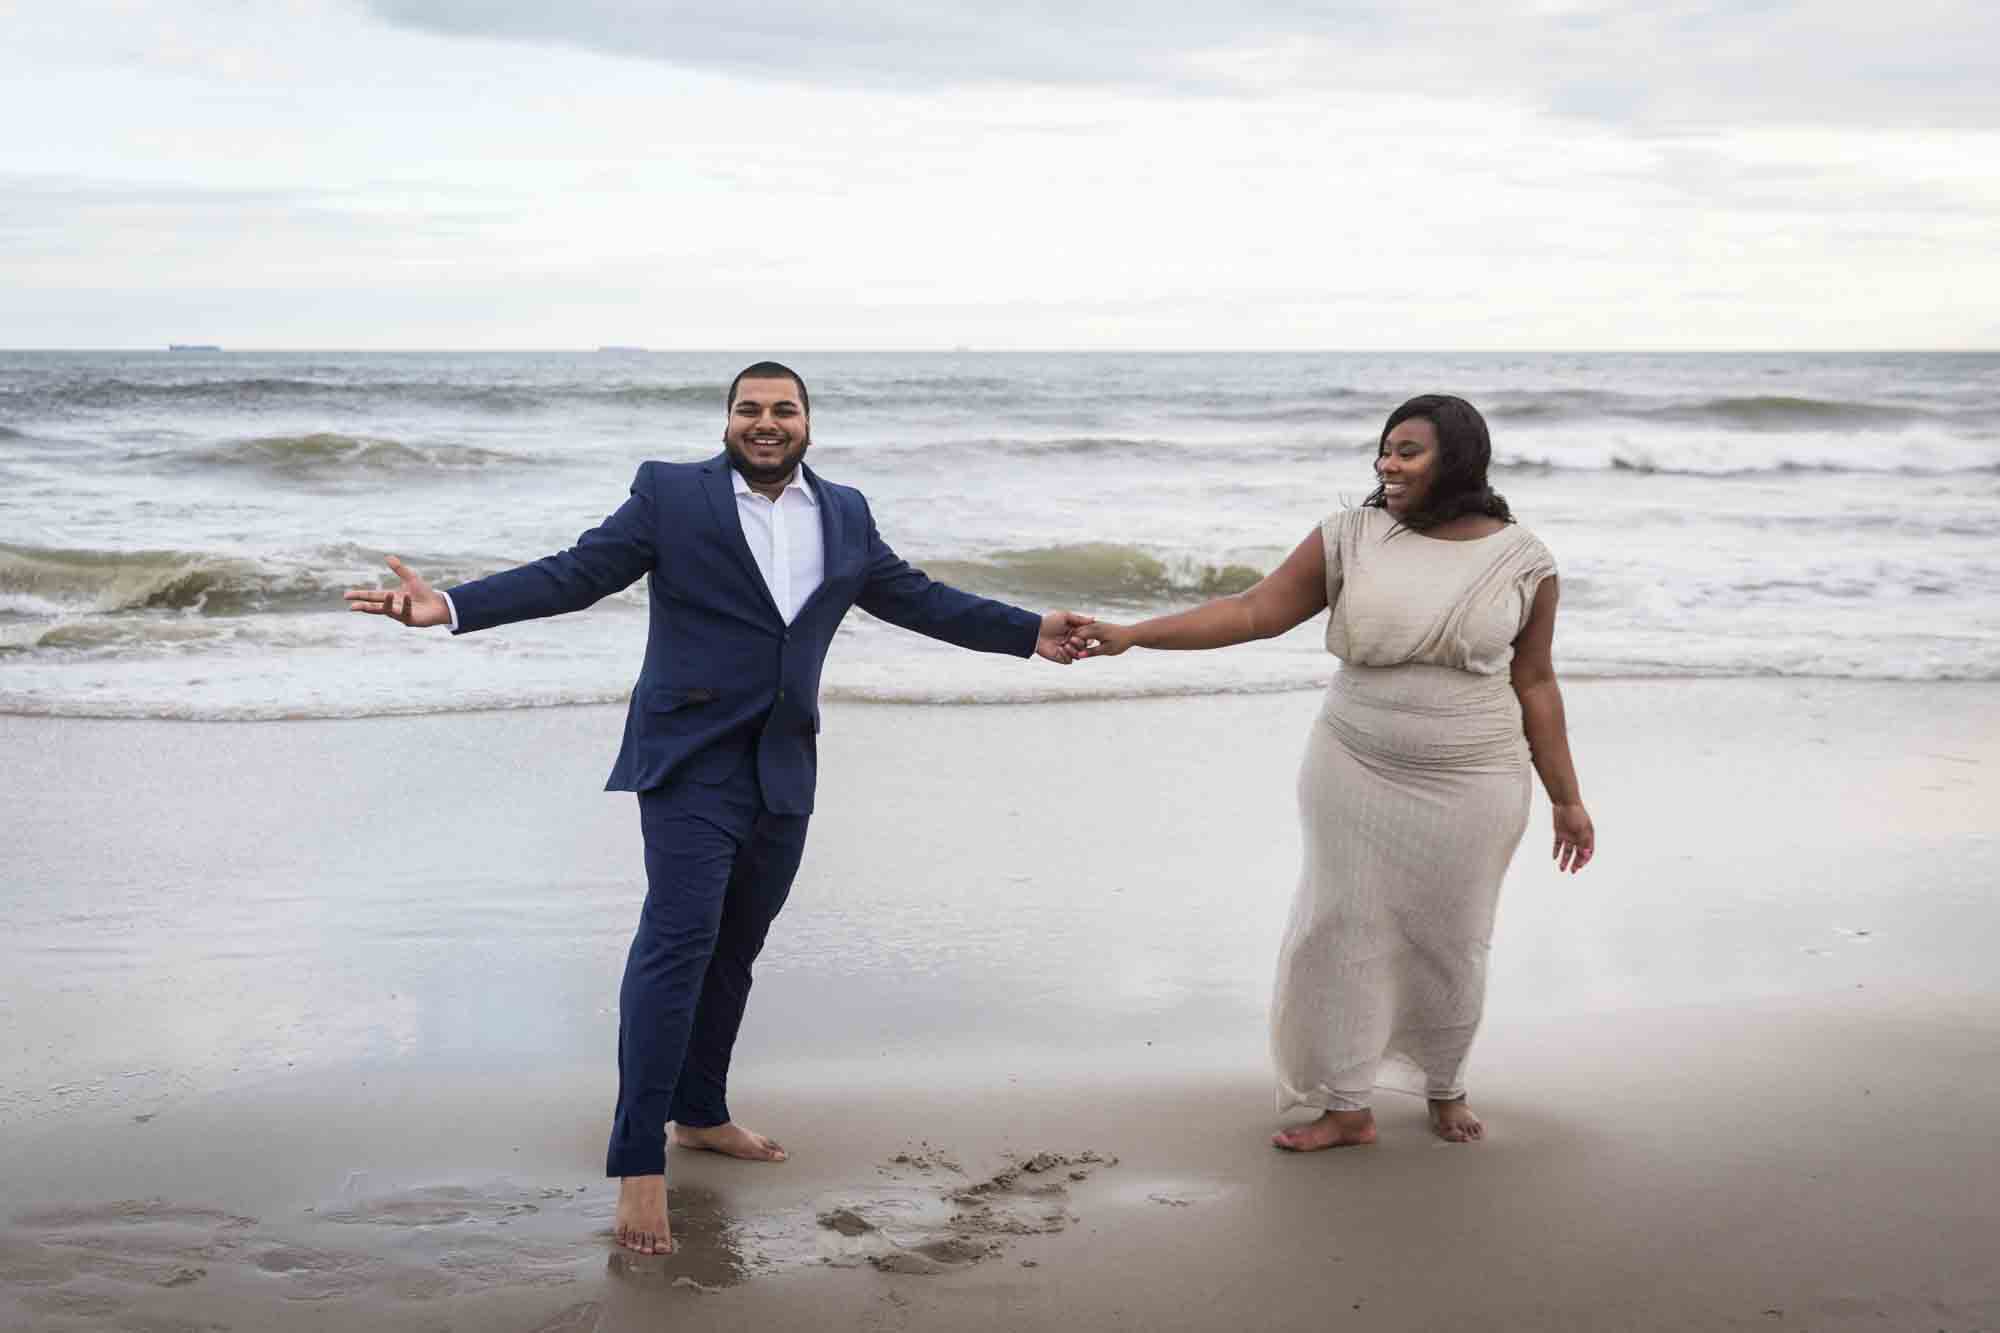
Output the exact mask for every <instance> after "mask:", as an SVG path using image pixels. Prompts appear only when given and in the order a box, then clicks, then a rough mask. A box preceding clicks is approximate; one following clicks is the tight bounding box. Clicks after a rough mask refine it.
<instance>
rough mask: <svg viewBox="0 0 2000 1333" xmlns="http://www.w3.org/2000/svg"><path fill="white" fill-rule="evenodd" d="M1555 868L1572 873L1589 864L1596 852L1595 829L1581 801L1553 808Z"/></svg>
mask: <svg viewBox="0 0 2000 1333" xmlns="http://www.w3.org/2000/svg"><path fill="white" fill-rule="evenodd" d="M1555 816H1556V850H1555V861H1556V869H1557V870H1566V871H1568V872H1569V873H1570V874H1572V875H1574V874H1575V873H1576V872H1577V871H1579V870H1581V869H1583V868H1584V867H1585V866H1587V865H1589V864H1590V858H1591V857H1592V856H1594V855H1595V854H1596V852H1597V830H1596V829H1595V828H1594V827H1593V826H1592V825H1591V822H1590V812H1589V811H1588V810H1585V809H1584V808H1583V805H1582V803H1581V802H1579V803H1578V804H1576V805H1559V806H1557V807H1556V808H1555Z"/></svg>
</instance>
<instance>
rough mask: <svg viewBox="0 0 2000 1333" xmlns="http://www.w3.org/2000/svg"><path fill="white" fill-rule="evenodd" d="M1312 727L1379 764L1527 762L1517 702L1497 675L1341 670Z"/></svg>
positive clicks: (1417, 667)
mask: <svg viewBox="0 0 2000 1333" xmlns="http://www.w3.org/2000/svg"><path fill="white" fill-rule="evenodd" d="M1320 721H1321V722H1323V723H1324V724H1325V725H1327V726H1328V727H1330V728H1332V729H1333V731H1334V732H1335V734H1336V735H1338V736H1339V737H1340V739H1341V741H1342V743H1343V744H1345V745H1346V746H1347V748H1348V749H1350V750H1352V751H1354V752H1355V753H1356V754H1357V755H1360V756H1362V757H1364V758H1369V759H1373V760H1376V761H1378V762H1381V763H1388V764H1399V765H1410V766H1416V767H1442V768H1504V769H1509V770H1512V769H1516V768H1519V767H1520V765H1521V764H1522V763H1524V762H1525V761H1526V759H1527V753H1528V745H1527V738H1526V737H1525V736H1524V735H1523V734H1522V731H1521V703H1520V700H1519V699H1518V698H1517V697H1516V696H1515V694H1514V686H1513V682H1512V681H1511V680H1510V679H1509V678H1508V677H1507V676H1505V675H1501V674H1495V675H1481V674H1479V673H1477V672H1472V671H1460V670H1458V669H1457V668H1456V667H1442V666H1430V665H1427V664H1424V663H1415V662H1412V663H1408V664H1405V665H1401V666H1387V667H1366V666H1354V665H1351V664H1342V666H1341V669H1340V670H1339V671H1337V672H1336V673H1334V677H1333V681H1332V683H1331V684H1329V685H1328V686H1327V691H1326V703H1325V706H1324V707H1323V708H1322V709H1321V710H1320Z"/></svg>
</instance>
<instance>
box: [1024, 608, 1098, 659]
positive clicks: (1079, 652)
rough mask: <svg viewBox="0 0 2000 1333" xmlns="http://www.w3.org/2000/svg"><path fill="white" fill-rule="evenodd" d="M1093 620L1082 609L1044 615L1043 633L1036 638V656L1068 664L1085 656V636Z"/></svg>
mask: <svg viewBox="0 0 2000 1333" xmlns="http://www.w3.org/2000/svg"><path fill="white" fill-rule="evenodd" d="M1092 623H1093V622H1092V620H1091V618H1090V617H1089V616H1087V615H1084V614H1083V613H1082V612H1080V611H1051V612H1049V613H1048V614H1047V615H1045V616H1043V617H1042V629H1041V633H1040V634H1039V635H1038V636H1037V637H1036V639H1035V656H1037V657H1040V658H1043V659H1045V660H1047V661H1050V662H1054V663H1056V664H1057V665H1059V666H1068V665H1069V664H1070V663H1071V662H1074V661H1075V660H1076V659H1077V658H1079V657H1081V656H1083V648H1084V643H1085V638H1084V636H1085V635H1086V634H1087V633H1089V630H1090V626H1091V625H1092Z"/></svg>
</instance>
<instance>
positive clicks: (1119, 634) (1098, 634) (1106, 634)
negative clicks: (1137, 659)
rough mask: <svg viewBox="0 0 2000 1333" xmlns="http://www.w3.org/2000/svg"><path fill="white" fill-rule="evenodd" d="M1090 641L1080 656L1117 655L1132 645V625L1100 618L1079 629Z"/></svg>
mask: <svg viewBox="0 0 2000 1333" xmlns="http://www.w3.org/2000/svg"><path fill="white" fill-rule="evenodd" d="M1078 632H1079V633H1080V634H1082V635H1083V636H1084V638H1085V639H1086V640H1087V641H1088V642H1087V643H1086V644H1085V646H1084V649H1083V651H1082V652H1081V653H1079V654H1077V656H1079V657H1116V656H1118V654H1120V653H1122V652H1124V651H1125V650H1126V649H1127V648H1130V647H1131V646H1132V627H1131V626H1130V625H1114V624H1112V623H1111V622H1110V621H1108V620H1100V621H1098V622H1097V623H1095V624H1093V625H1086V626H1084V627H1083V629H1082V630H1080V631H1078Z"/></svg>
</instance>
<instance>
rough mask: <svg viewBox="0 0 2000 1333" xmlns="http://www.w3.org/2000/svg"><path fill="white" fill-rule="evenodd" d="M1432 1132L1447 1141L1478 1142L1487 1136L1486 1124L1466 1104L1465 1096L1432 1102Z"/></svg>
mask: <svg viewBox="0 0 2000 1333" xmlns="http://www.w3.org/2000/svg"><path fill="white" fill-rule="evenodd" d="M1431 1132H1432V1133H1433V1134H1435V1135H1437V1136H1438V1137H1439V1138H1441V1139H1443V1140H1444V1141H1445V1142H1446V1143H1476V1142H1478V1141H1479V1140H1480V1139H1483V1138H1485V1137H1486V1126H1484V1125H1482V1124H1480V1123H1479V1117H1478V1116H1476V1115H1474V1114H1473V1113H1472V1108H1471V1107H1470V1106H1467V1105H1466V1104H1465V1098H1463V1097H1454V1098H1452V1099H1451V1100H1450V1101H1448V1102H1440V1101H1433V1102H1432V1103H1431Z"/></svg>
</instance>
